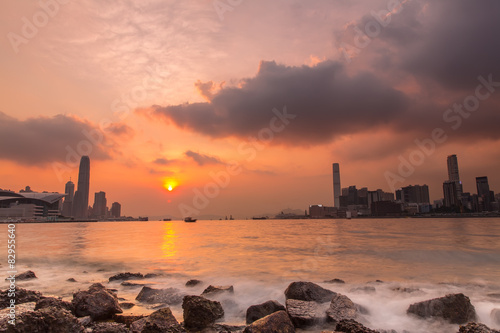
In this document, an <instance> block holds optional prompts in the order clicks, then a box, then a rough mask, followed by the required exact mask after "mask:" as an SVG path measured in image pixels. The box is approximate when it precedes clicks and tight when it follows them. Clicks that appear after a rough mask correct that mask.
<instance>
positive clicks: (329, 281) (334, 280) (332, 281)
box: [324, 279, 345, 284]
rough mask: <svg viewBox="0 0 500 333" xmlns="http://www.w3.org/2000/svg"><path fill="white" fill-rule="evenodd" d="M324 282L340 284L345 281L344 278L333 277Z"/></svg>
mask: <svg viewBox="0 0 500 333" xmlns="http://www.w3.org/2000/svg"><path fill="white" fill-rule="evenodd" d="M324 282H325V283H340V284H343V283H345V281H344V280H341V279H333V280H327V281H324Z"/></svg>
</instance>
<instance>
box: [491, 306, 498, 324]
mask: <svg viewBox="0 0 500 333" xmlns="http://www.w3.org/2000/svg"><path fill="white" fill-rule="evenodd" d="M490 318H491V321H492V322H493V323H494V324H496V325H500V308H495V309H493V310H491V312H490Z"/></svg>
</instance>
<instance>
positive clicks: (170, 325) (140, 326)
mask: <svg viewBox="0 0 500 333" xmlns="http://www.w3.org/2000/svg"><path fill="white" fill-rule="evenodd" d="M156 329H158V332H181V331H183V329H182V327H181V325H180V324H179V322H178V321H177V319H175V317H174V315H173V314H172V311H170V308H163V309H160V310H157V311H155V312H153V313H152V314H150V315H149V316H147V317H144V318H141V319H139V320H136V321H134V322H133V323H132V324H131V325H130V330H131V331H132V332H146V331H147V332H149V331H152V332H155V331H154V330H156Z"/></svg>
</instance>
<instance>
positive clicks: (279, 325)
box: [243, 311, 295, 333]
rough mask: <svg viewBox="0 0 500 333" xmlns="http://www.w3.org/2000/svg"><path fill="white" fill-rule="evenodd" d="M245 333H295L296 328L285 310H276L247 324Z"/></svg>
mask: <svg viewBox="0 0 500 333" xmlns="http://www.w3.org/2000/svg"><path fill="white" fill-rule="evenodd" d="M243 332H244V333H294V332H295V328H294V326H293V324H292V321H291V320H290V317H288V314H287V313H286V312H285V311H278V312H274V313H272V314H270V315H268V316H266V317H264V318H261V319H259V320H257V321H255V322H253V323H252V324H251V325H249V326H247V327H246V328H245V330H244V331H243Z"/></svg>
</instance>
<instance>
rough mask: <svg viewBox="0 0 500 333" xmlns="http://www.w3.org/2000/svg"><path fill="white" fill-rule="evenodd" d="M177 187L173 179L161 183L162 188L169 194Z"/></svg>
mask: <svg viewBox="0 0 500 333" xmlns="http://www.w3.org/2000/svg"><path fill="white" fill-rule="evenodd" d="M178 185H179V183H178V182H177V181H176V180H175V179H166V180H165V181H164V182H163V187H164V188H165V189H166V190H167V191H169V192H172V191H173V190H174V189H175V188H176V187H177V186H178Z"/></svg>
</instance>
